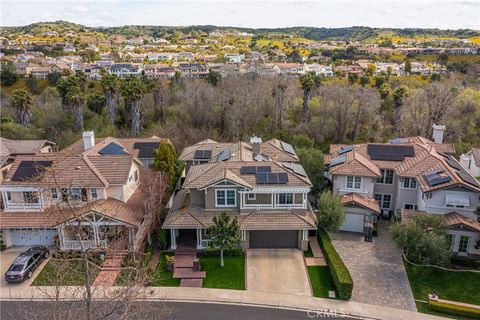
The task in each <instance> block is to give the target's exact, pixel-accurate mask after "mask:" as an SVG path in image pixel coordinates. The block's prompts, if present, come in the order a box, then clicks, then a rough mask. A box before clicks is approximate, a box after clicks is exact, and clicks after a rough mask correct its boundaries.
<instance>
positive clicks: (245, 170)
mask: <svg viewBox="0 0 480 320" xmlns="http://www.w3.org/2000/svg"><path fill="white" fill-rule="evenodd" d="M255 173H257V167H254V166H250V167H241V168H240V174H255Z"/></svg>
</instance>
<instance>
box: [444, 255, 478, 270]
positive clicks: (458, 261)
mask: <svg viewBox="0 0 480 320" xmlns="http://www.w3.org/2000/svg"><path fill="white" fill-rule="evenodd" d="M450 263H451V264H453V265H456V266H462V267H467V268H474V269H480V259H468V258H462V257H451V258H450Z"/></svg>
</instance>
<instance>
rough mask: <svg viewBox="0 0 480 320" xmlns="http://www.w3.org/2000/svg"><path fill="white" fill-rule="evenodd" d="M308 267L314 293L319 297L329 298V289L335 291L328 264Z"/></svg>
mask: <svg viewBox="0 0 480 320" xmlns="http://www.w3.org/2000/svg"><path fill="white" fill-rule="evenodd" d="M307 269H308V277H309V278H310V284H311V285H312V290H313V295H314V296H315V297H317V298H328V291H335V284H334V283H333V279H332V275H331V273H330V268H329V267H328V266H310V267H307Z"/></svg>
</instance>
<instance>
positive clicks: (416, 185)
mask: <svg viewBox="0 0 480 320" xmlns="http://www.w3.org/2000/svg"><path fill="white" fill-rule="evenodd" d="M405 179H410V183H409V184H408V185H409V186H410V185H411V184H412V182H411V181H412V179H413V181H415V188H410V187H409V188H405V186H404V183H405ZM399 180H400V189H403V190H417V189H418V182H417V179H415V178H414V177H403V178H401V179H399Z"/></svg>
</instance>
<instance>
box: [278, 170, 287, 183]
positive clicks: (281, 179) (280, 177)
mask: <svg viewBox="0 0 480 320" xmlns="http://www.w3.org/2000/svg"><path fill="white" fill-rule="evenodd" d="M278 183H280V184H286V183H288V174H286V173H285V172H280V173H279V174H278Z"/></svg>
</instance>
